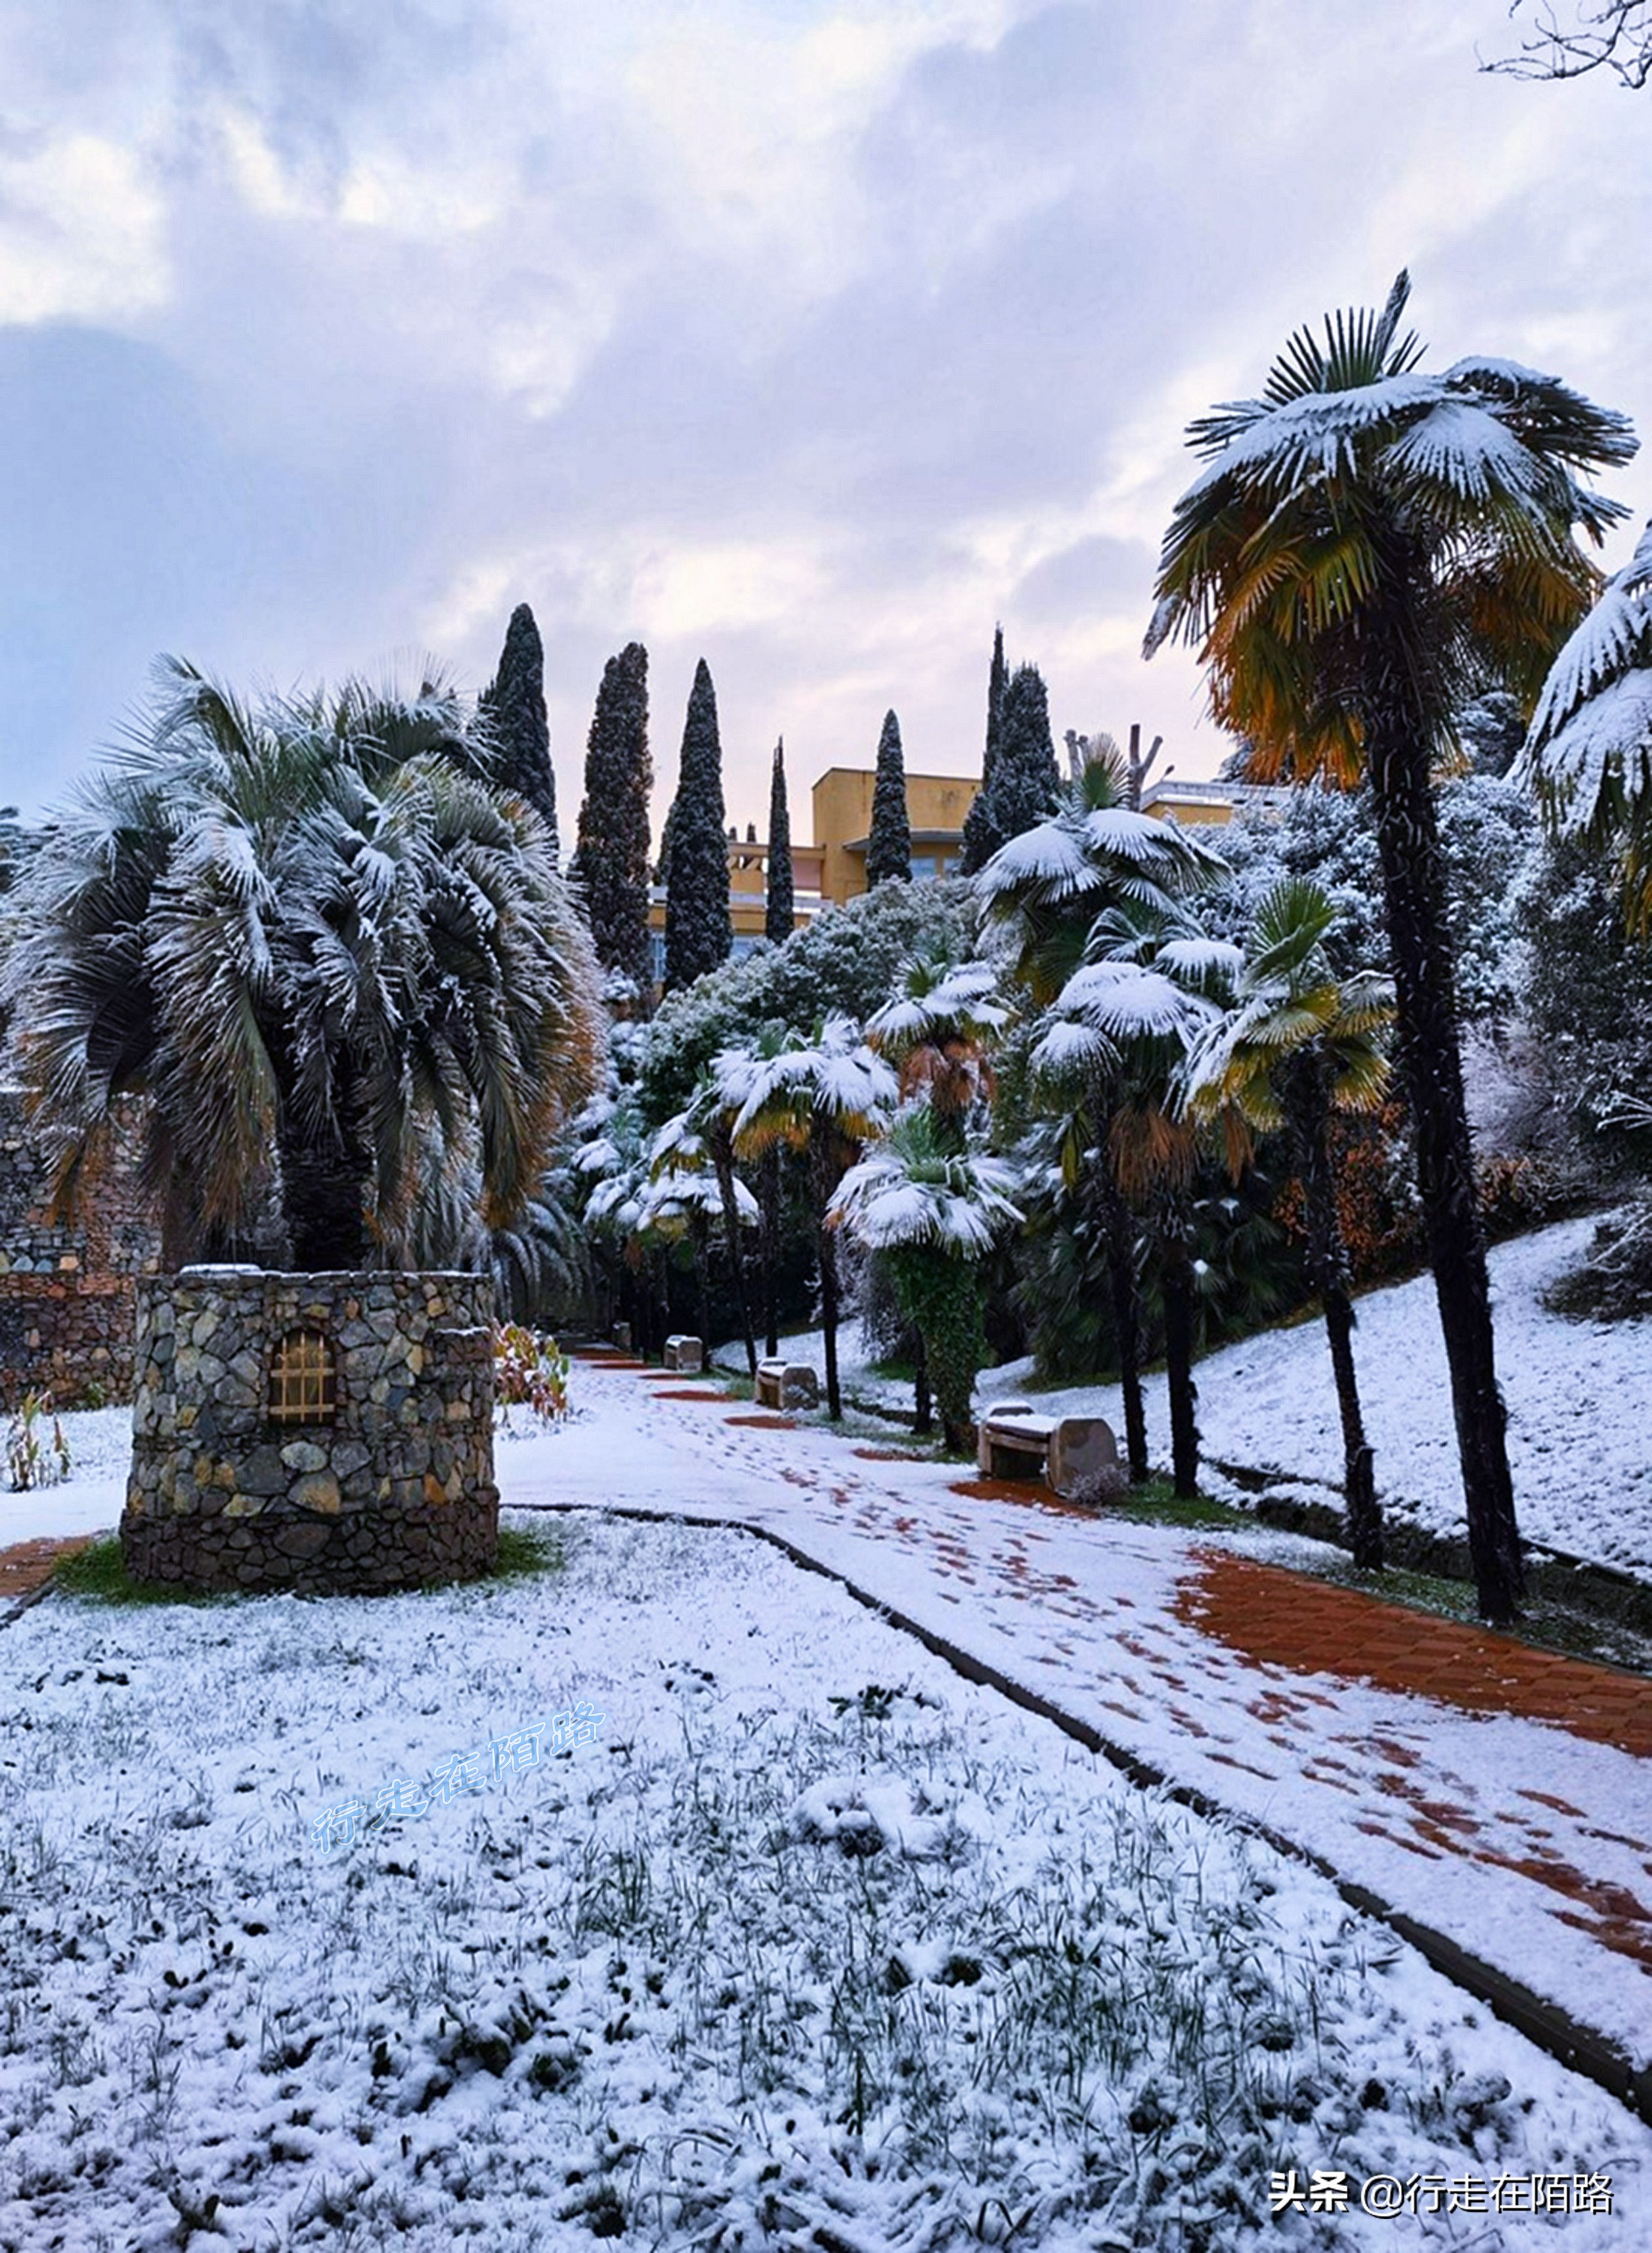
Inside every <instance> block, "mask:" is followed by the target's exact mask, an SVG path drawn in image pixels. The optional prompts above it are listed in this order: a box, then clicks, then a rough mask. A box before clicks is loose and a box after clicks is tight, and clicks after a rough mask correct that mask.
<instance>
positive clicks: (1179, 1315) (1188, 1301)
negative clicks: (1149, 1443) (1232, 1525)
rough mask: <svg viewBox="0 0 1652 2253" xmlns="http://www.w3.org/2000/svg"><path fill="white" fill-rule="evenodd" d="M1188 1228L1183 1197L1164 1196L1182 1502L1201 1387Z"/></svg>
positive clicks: (1194, 1453)
mask: <svg viewBox="0 0 1652 2253" xmlns="http://www.w3.org/2000/svg"><path fill="white" fill-rule="evenodd" d="M1160 1243H1161V1269H1160V1272H1161V1281H1162V1285H1163V1290H1164V1358H1165V1381H1166V1385H1167V1387H1168V1392H1169V1394H1170V1468H1171V1473H1172V1475H1173V1477H1174V1480H1175V1490H1176V1493H1177V1494H1178V1496H1180V1497H1181V1499H1182V1500H1183V1501H1184V1502H1191V1501H1192V1500H1193V1498H1194V1496H1195V1495H1196V1494H1197V1493H1198V1491H1199V1425H1198V1417H1197V1412H1196V1411H1197V1404H1198V1399H1199V1391H1198V1387H1197V1386H1196V1385H1195V1383H1194V1381H1193V1336H1194V1328H1195V1315H1196V1307H1195V1283H1194V1274H1193V1256H1192V1253H1191V1252H1190V1250H1189V1248H1188V1217H1187V1214H1186V1212H1185V1211H1184V1210H1183V1209H1182V1207H1181V1201H1180V1200H1179V1199H1175V1200H1172V1199H1168V1198H1167V1199H1166V1200H1165V1202H1164V1207H1163V1210H1162V1214H1161V1221H1160Z"/></svg>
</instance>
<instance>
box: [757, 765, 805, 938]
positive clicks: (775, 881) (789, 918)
mask: <svg viewBox="0 0 1652 2253" xmlns="http://www.w3.org/2000/svg"><path fill="white" fill-rule="evenodd" d="M785 751H786V746H785V738H784V736H782V737H781V739H780V741H779V742H778V743H777V744H776V745H775V747H774V778H773V779H772V781H771V782H770V785H769V889H768V898H767V901H766V903H765V904H764V907H763V937H764V938H766V939H768V940H769V942H770V945H774V946H784V945H785V943H786V941H787V939H789V938H791V926H792V924H793V922H794V920H795V910H796V907H797V894H796V892H795V890H794V889H793V887H792V882H791V814H790V813H788V811H787V809H786V765H785Z"/></svg>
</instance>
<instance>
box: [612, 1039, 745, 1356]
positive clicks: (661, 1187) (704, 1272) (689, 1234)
mask: <svg viewBox="0 0 1652 2253" xmlns="http://www.w3.org/2000/svg"><path fill="white" fill-rule="evenodd" d="M705 1092H706V1085H705V1084H704V1083H702V1085H701V1090H700V1092H699V1093H698V1094H697V1096H696V1099H695V1101H694V1103H693V1104H691V1106H689V1108H688V1109H687V1111H682V1112H679V1113H677V1114H676V1116H675V1117H673V1118H671V1119H668V1120H666V1123H665V1125H664V1126H662V1127H661V1128H660V1129H659V1132H658V1133H656V1135H655V1136H654V1139H653V1140H652V1143H651V1144H650V1145H649V1151H648V1175H649V1181H648V1188H647V1190H646V1191H645V1195H644V1196H643V1199H642V1205H641V1211H640V1215H639V1218H638V1233H639V1234H641V1235H642V1236H644V1237H646V1236H648V1235H649V1234H650V1233H651V1232H652V1233H653V1234H654V1235H656V1236H658V1237H659V1238H663V1239H664V1240H665V1241H666V1242H667V1243H670V1242H673V1241H674V1240H676V1239H677V1238H687V1242H688V1245H689V1248H690V1250H691V1252H693V1255H694V1278H695V1281H696V1283H697V1285H698V1287H699V1293H700V1329H701V1336H702V1338H703V1340H704V1342H705V1347H706V1351H707V1352H708V1353H709V1352H710V1351H711V1348H712V1336H711V1281H710V1264H711V1237H712V1231H713V1229H714V1227H715V1226H716V1225H717V1224H719V1223H721V1226H722V1228H723V1231H724V1235H725V1240H726V1245H727V1249H728V1259H729V1263H730V1265H731V1266H732V1268H733V1270H734V1273H735V1276H736V1278H737V1279H740V1280H739V1296H740V1306H741V1313H742V1317H743V1318H745V1322H746V1346H747V1350H748V1353H750V1352H751V1324H750V1321H749V1317H746V1316H745V1286H744V1281H743V1273H744V1271H743V1269H742V1266H741V1262H740V1231H741V1230H742V1228H755V1227H756V1225H757V1223H758V1221H759V1219H760V1218H761V1215H760V1213H759V1212H758V1210H757V1200H756V1197H755V1196H753V1195H752V1194H751V1191H750V1190H749V1189H748V1188H747V1187H746V1185H745V1183H744V1182H742V1181H740V1180H738V1179H736V1178H735V1174H734V1171H733V1168H732V1164H730V1165H729V1167H728V1174H727V1179H726V1182H725V1178H724V1174H723V1170H722V1168H721V1167H720V1166H719V1164H718V1162H717V1150H716V1147H715V1145H714V1140H713V1136H712V1134H710V1133H706V1132H704V1131H702V1128H701V1123H700V1122H701V1118H702V1117H704V1116H705V1114H706V1110H707V1108H708V1106H706V1105H705V1104H704V1102H703V1097H704V1095H705ZM727 1131H728V1130H727V1129H726V1128H724V1129H722V1132H723V1133H725V1134H726V1133H727ZM751 1359H752V1368H753V1374H754V1375H755V1373H756V1355H755V1354H752V1355H751Z"/></svg>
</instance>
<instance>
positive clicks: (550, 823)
mask: <svg viewBox="0 0 1652 2253" xmlns="http://www.w3.org/2000/svg"><path fill="white" fill-rule="evenodd" d="M477 706H478V708H479V709H480V710H481V711H482V712H483V713H484V714H485V715H486V718H487V721H488V722H489V723H490V724H491V729H492V734H493V739H494V741H495V743H497V744H498V764H497V765H496V767H495V769H494V774H495V777H496V778H497V779H498V781H499V783H501V784H502V785H503V786H504V787H505V789H506V790H512V791H514V792H516V793H517V795H518V797H519V798H525V799H526V800H527V802H528V804H529V805H530V806H532V807H533V810H534V812H535V813H537V814H538V815H539V816H540V820H542V821H543V822H544V824H545V827H547V829H548V830H549V831H550V833H551V850H552V851H553V852H554V851H555V850H556V844H557V836H556V782H555V778H554V776H553V774H552V772H551V725H550V722H549V720H548V718H547V716H546V711H545V645H544V643H543V642H542V641H540V630H539V628H538V627H537V626H536V625H535V624H534V623H533V611H532V610H529V608H528V606H527V604H526V603H518V604H517V606H516V608H515V609H514V610H512V612H511V623H510V624H509V625H508V626H507V627H506V628H505V647H504V649H503V650H502V651H501V652H499V669H498V672H497V673H495V674H494V676H493V678H492V680H491V681H490V682H489V683H488V685H487V687H485V688H484V690H483V691H482V694H481V695H480V697H479V698H478V699H477Z"/></svg>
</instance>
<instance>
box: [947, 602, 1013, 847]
mask: <svg viewBox="0 0 1652 2253" xmlns="http://www.w3.org/2000/svg"><path fill="white" fill-rule="evenodd" d="M1004 682H1005V673H1004V629H1003V627H1002V626H994V627H993V668H992V671H991V672H990V673H988V674H987V676H986V750H985V751H984V752H983V754H982V757H981V786H980V788H979V790H978V791H977V792H976V793H975V797H974V799H973V800H972V803H971V806H970V810H969V812H968V813H966V814H965V817H964V850H963V853H962V854H961V855H960V856H959V859H958V873H959V875H965V876H972V875H974V874H975V872H976V870H977V869H978V868H985V867H986V863H987V862H988V861H990V860H991V859H992V857H993V854H994V853H996V852H997V850H998V848H999V847H1000V845H1001V844H1002V843H1003V838H1002V837H1001V836H1000V835H999V834H997V832H996V830H995V828H994V827H993V818H992V803H991V792H992V790H993V784H994V782H995V781H996V779H997V775H998V757H999V747H1000V741H1001V739H1002V735H1003V722H1004Z"/></svg>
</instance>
